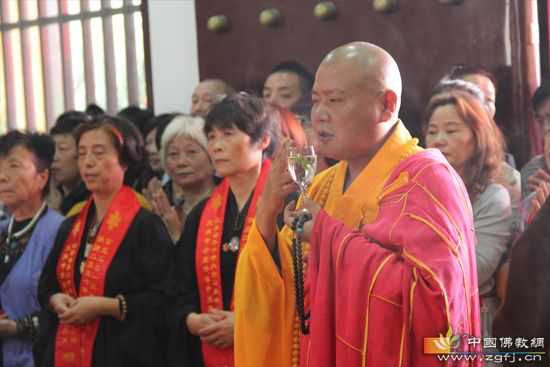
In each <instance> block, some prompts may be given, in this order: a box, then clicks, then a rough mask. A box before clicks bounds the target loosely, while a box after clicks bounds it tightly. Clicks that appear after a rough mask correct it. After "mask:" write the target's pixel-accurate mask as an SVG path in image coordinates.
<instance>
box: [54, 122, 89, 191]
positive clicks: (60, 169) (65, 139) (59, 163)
mask: <svg viewBox="0 0 550 367" xmlns="http://www.w3.org/2000/svg"><path fill="white" fill-rule="evenodd" d="M89 120H90V115H88V114H87V113H84V112H79V111H70V112H65V113H64V114H62V115H60V116H59V117H58V118H57V120H56V123H55V125H54V127H52V129H51V130H50V135H51V136H52V138H53V141H54V142H55V156H54V159H53V164H52V177H53V179H54V180H55V182H56V183H58V184H61V185H63V186H65V187H73V186H75V185H76V184H78V183H79V182H80V172H79V171H78V165H77V148H76V141H75V139H74V136H73V132H74V131H75V130H76V128H77V127H78V126H80V125H81V124H84V123H86V122H88V121H89Z"/></svg>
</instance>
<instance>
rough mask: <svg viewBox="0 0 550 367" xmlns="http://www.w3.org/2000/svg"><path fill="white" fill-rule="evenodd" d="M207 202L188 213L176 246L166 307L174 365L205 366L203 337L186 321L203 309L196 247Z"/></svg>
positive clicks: (170, 361) (170, 348)
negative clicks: (187, 324) (201, 343)
mask: <svg viewBox="0 0 550 367" xmlns="http://www.w3.org/2000/svg"><path fill="white" fill-rule="evenodd" d="M204 204H205V202H201V203H199V204H198V205H197V206H196V207H195V208H193V209H192V210H191V212H190V213H189V214H188V216H187V219H186V221H185V227H184V230H183V233H182V236H181V238H180V240H179V241H178V243H177V245H176V251H175V258H176V267H175V271H174V273H173V279H172V280H171V284H172V285H171V286H170V289H169V291H168V295H167V302H166V307H165V315H166V318H167V324H168V327H169V344H168V360H169V363H170V366H198V365H202V358H201V352H200V348H201V345H200V339H199V338H197V337H196V336H194V335H192V334H191V333H190V332H189V330H188V329H187V326H186V320H187V316H189V314H190V313H192V312H197V313H198V312H200V297H199V289H198V283H197V275H196V271H195V249H196V242H197V234H198V229H199V224H200V218H201V215H202V211H203V209H204Z"/></svg>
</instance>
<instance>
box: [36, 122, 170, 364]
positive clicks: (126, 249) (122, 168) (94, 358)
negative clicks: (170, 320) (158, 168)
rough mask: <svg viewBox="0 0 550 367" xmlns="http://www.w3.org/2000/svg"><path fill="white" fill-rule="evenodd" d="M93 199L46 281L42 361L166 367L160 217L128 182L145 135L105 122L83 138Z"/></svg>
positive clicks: (165, 257) (166, 242) (68, 232)
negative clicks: (126, 179) (126, 175)
mask: <svg viewBox="0 0 550 367" xmlns="http://www.w3.org/2000/svg"><path fill="white" fill-rule="evenodd" d="M75 138H76V142H77V147H78V168H79V170H80V174H81V176H82V179H83V180H84V183H85V184H86V187H87V188H88V190H90V191H91V193H92V196H91V197H90V199H89V200H88V201H87V203H86V205H85V206H84V207H83V209H82V211H81V212H80V213H79V214H78V215H76V216H73V217H69V218H67V219H66V220H65V222H63V224H62V226H61V229H60V231H59V234H58V236H57V238H56V241H55V245H54V248H53V250H52V253H51V255H50V257H49V259H48V262H47V264H46V266H45V268H44V272H43V273H42V277H41V278H40V287H39V299H40V302H41V304H42V305H43V306H44V308H46V309H48V311H47V313H46V315H45V320H47V323H46V324H45V327H44V328H43V329H41V330H40V332H39V338H38V339H39V340H38V342H37V345H36V348H35V360H36V361H37V363H38V364H40V365H45V366H52V365H55V366H159V365H162V364H163V361H164V351H163V345H162V344H161V335H162V333H163V331H162V326H163V320H162V312H161V310H162V295H163V292H164V288H165V286H166V282H167V279H168V276H169V274H170V272H171V268H172V266H171V264H172V262H171V253H172V251H171V248H170V237H169V235H168V233H167V231H166V228H165V226H164V224H163V223H162V221H161V220H160V218H158V217H157V216H156V215H154V214H153V213H151V212H150V211H148V210H145V209H143V208H142V207H141V205H140V202H139V199H138V197H137V194H136V193H135V192H134V191H132V190H131V189H130V188H129V187H128V186H125V185H124V184H123V181H124V176H125V174H126V173H127V171H128V170H130V169H132V168H133V167H135V166H136V165H137V164H138V163H139V162H140V161H141V159H142V153H143V149H144V148H143V144H142V139H141V137H140V136H139V132H138V131H137V129H136V128H135V127H134V126H132V125H131V124H130V123H129V122H126V121H125V120H122V119H119V118H116V117H110V116H102V117H98V118H96V119H94V120H92V121H91V122H90V123H88V124H86V125H83V126H81V127H80V128H79V129H78V130H77V132H76V133H75Z"/></svg>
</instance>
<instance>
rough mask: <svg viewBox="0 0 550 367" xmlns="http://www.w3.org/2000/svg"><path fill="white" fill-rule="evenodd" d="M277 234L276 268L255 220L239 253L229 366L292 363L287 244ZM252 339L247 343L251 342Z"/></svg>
mask: <svg viewBox="0 0 550 367" xmlns="http://www.w3.org/2000/svg"><path fill="white" fill-rule="evenodd" d="M290 233H291V232H290V230H289V229H288V227H284V228H283V229H282V231H281V232H279V233H278V239H277V241H278V249H279V258H280V261H281V272H279V268H278V267H277V264H276V263H275V261H274V260H273V257H272V255H271V254H270V253H269V250H268V248H267V245H266V243H265V241H264V240H263V238H262V235H261V234H260V232H259V230H258V227H257V226H256V222H254V223H253V224H252V227H251V229H250V233H249V237H248V242H247V245H246V247H245V248H244V250H243V251H242V252H241V255H240V257H239V263H238V266H237V274H236V277H235V279H236V283H235V365H236V366H288V365H291V363H292V342H293V341H292V340H289V338H292V335H293V327H294V315H295V305H294V286H293V274H292V270H291V269H292V267H291V264H292V260H291V256H290V251H289V249H288V243H289V239H290ZM251 341H252V342H251Z"/></svg>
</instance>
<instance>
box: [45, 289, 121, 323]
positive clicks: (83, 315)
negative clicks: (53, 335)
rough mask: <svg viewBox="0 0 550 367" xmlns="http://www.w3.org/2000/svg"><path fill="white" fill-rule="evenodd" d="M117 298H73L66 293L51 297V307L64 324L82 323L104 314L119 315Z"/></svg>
mask: <svg viewBox="0 0 550 367" xmlns="http://www.w3.org/2000/svg"><path fill="white" fill-rule="evenodd" d="M118 302H119V301H118V299H117V298H108V297H95V296H85V297H78V298H76V299H75V298H73V297H71V296H69V295H68V294H65V293H56V294H54V295H53V296H51V297H50V307H51V309H52V310H53V311H54V312H55V313H56V314H57V316H58V317H59V322H60V323H62V324H71V325H81V324H85V323H87V322H90V321H92V320H94V319H96V318H98V317H101V316H103V315H105V316H113V317H118V316H119V307H118Z"/></svg>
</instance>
